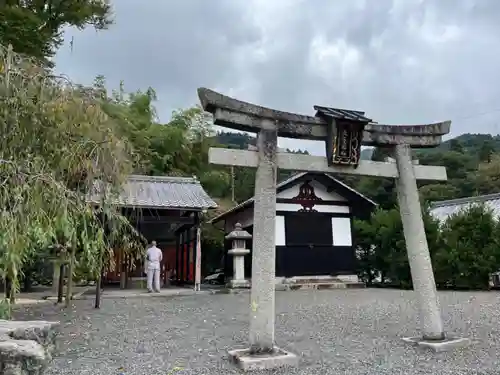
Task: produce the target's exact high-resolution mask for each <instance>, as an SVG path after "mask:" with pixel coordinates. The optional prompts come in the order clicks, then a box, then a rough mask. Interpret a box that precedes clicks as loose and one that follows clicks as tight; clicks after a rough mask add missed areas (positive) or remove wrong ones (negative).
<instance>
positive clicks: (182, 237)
mask: <svg viewBox="0 0 500 375" xmlns="http://www.w3.org/2000/svg"><path fill="white" fill-rule="evenodd" d="M180 236H181V240H180V241H181V242H180V244H181V254H180V255H181V264H180V266H181V267H180V270H179V271H180V272H179V282H180V283H181V284H182V283H184V277H185V275H184V250H185V247H184V242H185V238H186V237H185V232H181V233H180Z"/></svg>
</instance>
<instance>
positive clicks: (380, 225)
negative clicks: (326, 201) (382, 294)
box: [354, 208, 440, 288]
mask: <svg viewBox="0 0 500 375" xmlns="http://www.w3.org/2000/svg"><path fill="white" fill-rule="evenodd" d="M423 219H424V225H425V230H426V235H427V241H428V245H429V252H430V253H431V257H432V256H433V254H435V253H436V251H437V249H438V248H439V244H440V236H439V225H438V222H437V221H436V220H435V219H433V218H432V217H431V216H430V215H429V214H428V212H427V210H424V211H423ZM354 238H355V248H356V250H357V255H358V260H359V262H360V265H361V273H362V276H363V277H365V278H366V279H367V280H369V278H370V277H372V279H373V277H374V275H379V276H380V279H381V281H382V282H389V283H391V284H392V285H396V286H400V287H404V288H407V287H411V285H412V281H411V272H410V267H409V263H408V254H407V251H406V244H405V239H404V235H403V225H402V222H401V216H400V212H399V209H397V208H394V209H391V210H383V209H379V210H377V211H375V212H374V213H373V214H372V216H371V218H370V220H369V221H365V222H363V221H355V222H354Z"/></svg>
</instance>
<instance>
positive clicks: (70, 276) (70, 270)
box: [66, 246, 76, 307]
mask: <svg viewBox="0 0 500 375" xmlns="http://www.w3.org/2000/svg"><path fill="white" fill-rule="evenodd" d="M75 251H76V249H75V247H74V246H72V247H71V252H70V254H69V264H68V284H67V285H66V307H69V306H70V304H71V300H72V299H73V272H74V265H75Z"/></svg>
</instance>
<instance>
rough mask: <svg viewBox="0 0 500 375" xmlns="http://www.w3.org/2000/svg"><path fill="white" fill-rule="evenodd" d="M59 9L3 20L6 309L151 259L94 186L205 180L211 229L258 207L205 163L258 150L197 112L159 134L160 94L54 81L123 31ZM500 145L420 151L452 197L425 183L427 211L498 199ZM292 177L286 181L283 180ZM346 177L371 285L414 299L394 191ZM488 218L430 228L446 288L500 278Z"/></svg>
mask: <svg viewBox="0 0 500 375" xmlns="http://www.w3.org/2000/svg"><path fill="white" fill-rule="evenodd" d="M58 4H59V6H57V7H55V6H52V5H53V3H52V2H51V1H49V0H40V1H31V2H25V1H10V2H8V4H7V5H6V6H4V7H3V8H2V12H0V94H1V95H0V96H1V97H2V100H1V101H0V133H1V134H2V138H1V141H0V142H1V145H0V176H1V177H2V178H1V180H0V206H1V207H2V210H1V211H0V277H1V278H2V280H3V281H4V282H5V285H6V288H5V290H6V296H7V297H8V299H7V300H5V301H4V302H6V301H7V303H8V301H9V300H11V301H13V300H14V296H15V293H16V291H18V290H19V287H20V284H21V283H22V281H23V280H27V279H29V278H34V277H36V276H40V270H43V269H45V268H46V265H47V261H48V260H50V259H55V260H57V261H59V262H60V263H61V264H67V267H68V273H69V274H70V275H72V276H74V278H75V279H94V280H97V281H98V282H99V280H100V277H99V276H100V275H101V274H102V271H103V268H104V267H114V266H115V265H114V264H112V262H113V256H112V255H113V249H116V248H122V249H124V251H125V252H126V253H129V254H134V255H135V256H137V257H139V256H141V254H142V252H143V249H144V240H145V239H144V238H142V236H141V235H140V233H138V232H137V231H136V230H135V228H134V227H133V226H132V225H131V224H130V223H129V222H128V221H127V220H126V218H124V217H123V216H122V215H121V213H120V211H119V210H117V209H116V207H113V206H112V205H111V204H110V200H109V196H108V197H106V196H105V197H104V198H103V201H102V204H101V205H100V208H99V209H98V210H97V211H96V210H93V209H92V208H91V207H90V206H89V205H88V204H87V202H86V199H85V193H86V192H88V191H89V190H90V189H91V188H92V187H93V186H94V185H93V184H94V183H95V181H96V180H97V181H102V182H105V183H106V184H107V185H108V186H110V191H111V192H113V191H114V192H116V191H117V190H118V189H120V187H121V186H122V183H123V181H124V179H126V177H127V176H128V175H129V174H130V173H136V174H148V175H169V176H193V175H194V176H197V177H198V179H199V180H200V182H201V183H202V184H203V186H204V187H205V189H206V190H207V192H208V193H209V194H210V195H211V196H213V197H214V198H215V199H216V200H217V202H218V203H219V206H220V207H219V209H218V210H216V211H215V212H211V213H209V214H207V216H206V217H205V218H204V219H207V220H208V219H209V218H210V215H214V214H216V213H217V212H220V211H224V210H227V209H228V208H230V207H232V206H233V205H235V204H237V203H238V202H241V201H243V200H245V199H247V198H249V197H251V196H252V195H253V194H254V181H255V170H253V169H251V168H229V167H224V166H215V165H211V164H209V163H208V149H209V148H210V147H230V148H241V149H245V148H247V147H248V145H249V144H251V143H253V141H254V139H253V138H252V137H250V136H248V135H246V134H239V133H228V132H219V133H218V134H215V135H214V133H213V129H212V125H211V123H210V122H209V121H207V119H206V116H205V115H204V114H203V112H202V111H201V109H200V108H199V107H193V108H187V109H181V110H178V111H175V112H174V113H173V114H172V116H171V118H170V119H169V120H164V121H161V120H160V119H159V118H158V116H157V115H156V110H155V101H156V93H155V91H154V89H153V88H148V89H145V90H140V91H134V92H128V91H126V90H125V89H124V85H120V87H117V88H116V90H110V89H109V87H108V85H107V84H106V80H105V77H97V78H96V79H95V82H94V84H93V85H91V86H90V87H88V86H83V85H80V84H78V83H73V82H70V81H69V80H68V79H67V78H65V77H60V76H57V75H56V74H55V73H54V70H53V65H54V63H53V60H52V58H53V57H54V55H55V53H56V51H57V50H58V48H59V47H60V46H61V45H62V43H63V37H64V34H63V30H64V29H65V28H68V27H76V28H80V29H81V28H84V27H86V26H91V27H94V28H95V29H97V30H104V29H106V28H107V27H108V26H109V25H111V24H112V21H113V20H112V12H111V7H110V5H109V3H108V2H107V1H104V0H102V1H101V0H97V1H89V0H80V1H76V0H68V1H65V2H58ZM124 78H126V77H124ZM499 142H500V140H499V137H498V136H491V135H484V134H483V135H481V134H476V135H474V134H466V135H462V136H460V137H457V138H455V139H453V140H450V141H447V142H444V143H443V145H442V146H441V147H439V148H437V149H434V150H420V151H415V157H416V158H418V159H419V160H420V163H421V164H430V165H444V166H445V167H446V168H447V171H448V176H449V179H448V181H446V182H443V183H420V193H421V195H422V201H423V202H424V205H425V203H426V202H429V201H435V200H442V199H451V198H458V197H464V196H470V195H475V194H488V193H496V192H500V156H499V155H500V145H499ZM288 151H290V152H300V153H304V152H305V151H301V150H295V151H293V150H288ZM363 154H364V155H366V156H367V155H370V152H369V151H365V152H364V153H363ZM387 155H389V150H385V149H375V150H373V152H372V153H371V156H370V157H371V158H372V159H373V160H383V159H384V158H385V157H386V156H387ZM290 173H293V171H280V173H279V179H280V180H281V179H283V178H286V177H287V176H289V175H290ZM338 177H339V178H341V179H343V180H344V181H345V182H346V183H348V184H349V185H350V186H352V187H353V188H355V189H357V190H359V191H360V192H361V193H363V194H365V195H367V196H369V197H370V198H372V199H373V200H375V201H376V202H377V203H378V204H379V205H380V209H379V210H378V211H377V212H375V213H374V215H373V216H372V218H371V220H369V221H367V222H358V223H356V225H355V231H356V233H357V234H358V235H357V236H356V238H357V239H358V241H359V242H358V243H357V244H356V247H357V249H358V250H359V260H360V266H361V268H360V274H362V275H365V276H366V277H365V278H366V280H367V281H368V282H370V280H372V279H373V276H374V275H375V273H377V272H378V273H381V274H382V275H383V276H384V277H383V278H387V279H388V280H389V279H390V280H392V281H393V282H394V281H396V282H397V284H398V285H407V284H408V283H409V279H408V272H409V269H408V263H407V259H406V257H405V249H404V240H403V239H402V237H401V235H402V234H401V223H400V219H399V216H398V214H397V207H396V199H395V192H394V181H392V180H390V179H373V178H368V177H353V176H338ZM488 215H490V213H488V212H486V211H484V210H483V211H480V212H479V211H474V212H470V215H469V214H467V215H465V216H457V217H454V218H452V220H451V221H449V222H447V223H444V224H438V223H435V222H434V221H433V220H432V218H427V219H426V222H427V229H428V237H429V239H430V240H429V242H430V244H429V247H430V248H431V254H432V256H433V262H435V266H436V267H438V268H437V269H438V271H437V273H439V274H440V275H441V276H440V278H441V279H440V281H439V282H440V285H448V284H450V283H451V284H452V285H458V284H463V283H464V282H465V283H466V284H468V285H476V286H477V285H479V286H481V285H484V281H485V277H487V275H488V274H489V272H492V271H493V270H495V269H498V268H500V267H498V265H499V264H500V254H499V249H500V241H499V240H498V238H497V237H495V233H498V232H500V230H499V228H498V227H497V226H496V225H497V224H495V223H494V222H493V221H492V218H491V215H490V216H488ZM464 228H465V229H464ZM203 233H204V234H203V249H204V251H203V254H204V259H203V264H204V265H205V267H206V268H205V271H207V270H210V268H214V267H216V266H217V264H218V262H219V261H220V256H221V249H222V241H223V233H222V232H221V231H219V230H217V229H215V228H214V227H213V226H212V225H208V224H204V227H203ZM363 241H364V242H363ZM367 244H368V245H367ZM374 244H375V245H376V246H375V250H374V248H373V247H372V245H374ZM433 249H434V250H433ZM438 249H440V250H439V251H437V250H438ZM477 249H481V250H482V251H480V252H478V251H477ZM457 278H459V279H457ZM460 278H461V279H460ZM72 279H73V277H70V278H68V291H67V294H68V296H71V283H72ZM471 280H472V281H474V282H472V281H471ZM4 302H2V303H4ZM0 310H1V306H0ZM0 315H2V313H1V311H0Z"/></svg>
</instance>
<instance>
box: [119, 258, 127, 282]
mask: <svg viewBox="0 0 500 375" xmlns="http://www.w3.org/2000/svg"><path fill="white" fill-rule="evenodd" d="M126 282H127V254H125V252H124V251H123V249H121V250H120V289H125V284H126Z"/></svg>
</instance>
